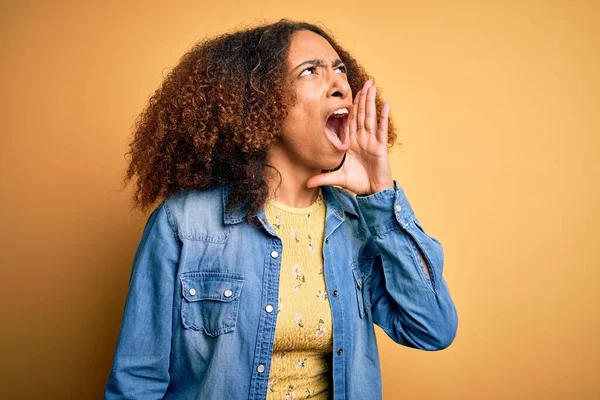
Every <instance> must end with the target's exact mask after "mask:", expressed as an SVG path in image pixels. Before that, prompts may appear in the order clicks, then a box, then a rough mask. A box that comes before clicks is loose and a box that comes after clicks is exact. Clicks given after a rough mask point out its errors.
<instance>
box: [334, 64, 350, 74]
mask: <svg viewBox="0 0 600 400" xmlns="http://www.w3.org/2000/svg"><path fill="white" fill-rule="evenodd" d="M336 69H341V70H342V74H345V73H346V72H347V71H348V70H347V69H346V66H345V65H340V66H339V67H337V68H336Z"/></svg>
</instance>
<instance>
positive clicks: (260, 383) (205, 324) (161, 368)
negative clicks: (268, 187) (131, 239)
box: [104, 182, 458, 400]
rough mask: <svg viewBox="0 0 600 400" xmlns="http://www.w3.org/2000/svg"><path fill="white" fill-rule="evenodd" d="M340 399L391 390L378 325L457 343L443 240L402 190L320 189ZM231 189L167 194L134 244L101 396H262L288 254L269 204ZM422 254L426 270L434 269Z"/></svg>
mask: <svg viewBox="0 0 600 400" xmlns="http://www.w3.org/2000/svg"><path fill="white" fill-rule="evenodd" d="M322 191H323V198H324V200H325V204H326V217H325V232H324V243H323V258H324V273H325V283H326V287H327V291H328V293H329V302H330V305H331V313H332V319H333V348H332V352H333V353H332V355H331V360H330V366H331V371H330V373H331V374H332V378H333V382H332V383H333V386H332V387H330V395H331V394H332V395H333V398H334V399H335V400H344V399H378V398H381V397H382V387H381V371H380V364H379V354H378V349H377V342H376V337H375V330H374V325H373V324H377V325H378V326H380V327H381V329H383V331H384V332H385V333H386V334H387V335H388V336H389V337H390V338H391V339H392V340H393V341H394V342H396V343H398V344H400V345H403V346H408V347H411V348H416V349H422V350H429V351H432V350H441V349H444V348H446V347H448V346H449V345H450V344H451V343H452V341H453V340H454V337H455V335H456V330H457V325H458V318H457V312H456V308H455V306H454V303H453V301H452V299H451V297H450V293H449V290H448V287H447V286H446V282H445V280H444V278H443V277H442V269H443V263H444V256H443V250H442V246H441V244H440V242H439V241H438V240H437V239H435V238H433V237H431V236H429V235H428V234H426V233H425V231H424V229H423V227H422V226H421V224H420V223H419V220H418V219H417V217H416V216H415V213H414V211H413V209H412V208H411V205H410V204H409V202H408V200H407V198H406V196H405V193H404V191H403V189H402V188H401V187H400V186H399V185H398V182H394V188H389V189H385V190H382V191H380V192H377V193H374V194H371V195H368V196H356V195H354V194H352V193H350V192H348V191H346V190H343V189H339V188H336V187H333V186H323V187H322ZM229 193H230V191H229V188H228V187H227V186H215V187H213V188H211V189H208V190H203V191H199V190H187V191H183V192H180V193H179V194H176V195H173V196H170V197H168V198H166V199H165V200H163V201H162V202H161V203H160V205H159V206H158V207H157V208H156V209H155V210H154V211H153V212H152V213H151V214H150V216H149V217H148V221H147V223H146V226H145V228H144V232H143V235H142V238H141V241H140V243H139V246H138V248H137V251H136V254H135V257H134V260H133V266H132V271H131V277H130V281H129V290H128V293H127V298H126V302H125V306H124V313H123V318H122V322H121V329H120V332H119V336H118V341H117V346H116V350H115V355H114V361H113V364H112V369H111V371H110V376H109V378H108V382H107V385H106V388H105V393H104V396H105V399H144V400H149V399H211V400H220V399H223V400H224V399H227V400H230V399H252V400H255V399H265V398H266V396H267V387H268V378H269V370H270V366H271V361H272V358H271V357H272V353H273V342H274V337H275V326H276V320H277V312H276V311H274V310H277V301H278V288H279V274H280V266H281V255H282V253H283V252H284V251H285V249H284V248H282V242H281V240H280V238H279V237H278V236H277V234H276V233H275V231H274V230H273V228H272V227H271V225H270V224H269V222H268V221H267V219H266V217H265V213H264V209H262V210H261V211H260V212H259V213H258V215H257V218H258V221H257V222H259V223H258V224H257V226H255V225H253V224H250V223H248V222H247V221H246V219H245V213H246V211H247V209H245V208H243V207H238V208H236V209H235V210H234V211H231V212H229V211H227V210H226V208H225V206H226V204H227V203H228V199H229ZM419 250H420V251H421V252H422V254H423V257H424V259H425V261H426V262H427V265H428V267H429V269H430V273H431V278H429V276H428V274H427V272H426V271H425V269H424V266H423V264H422V261H421V258H420V256H419Z"/></svg>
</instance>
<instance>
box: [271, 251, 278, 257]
mask: <svg viewBox="0 0 600 400" xmlns="http://www.w3.org/2000/svg"><path fill="white" fill-rule="evenodd" d="M271 257H273V258H277V257H279V253H278V252H276V251H275V250H273V251H272V252H271Z"/></svg>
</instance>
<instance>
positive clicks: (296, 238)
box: [265, 193, 333, 400]
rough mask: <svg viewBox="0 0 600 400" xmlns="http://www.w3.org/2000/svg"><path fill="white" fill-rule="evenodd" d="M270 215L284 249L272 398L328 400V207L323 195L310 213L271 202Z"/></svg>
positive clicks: (269, 394)
mask: <svg viewBox="0 0 600 400" xmlns="http://www.w3.org/2000/svg"><path fill="white" fill-rule="evenodd" d="M265 213H266V217H267V220H268V221H269V223H271V225H272V227H273V228H274V230H275V232H276V234H277V235H278V237H279V238H280V240H281V245H282V252H281V268H280V269H279V275H280V279H279V294H278V299H277V301H278V303H277V313H276V314H275V315H276V318H277V324H276V329H275V341H274V344H273V357H272V359H271V364H270V375H269V380H268V391H267V399H268V400H279V399H294V400H295V399H298V400H300V399H307V398H318V399H325V398H327V393H328V391H329V389H330V388H329V387H328V385H329V379H328V378H329V377H330V375H329V374H330V371H329V364H328V358H329V357H331V352H332V350H333V336H332V328H333V326H332V320H331V307H330V304H329V301H330V298H329V295H328V293H327V287H326V283H325V275H324V266H323V234H324V229H325V215H326V208H325V203H324V201H323V197H322V195H321V193H319V195H318V196H317V200H316V201H315V203H313V204H312V205H311V206H309V207H306V208H292V207H289V206H286V205H284V204H281V203H277V202H274V201H269V202H267V204H266V205H265ZM268 251H269V252H270V251H271V249H268ZM284 304H285V305H284Z"/></svg>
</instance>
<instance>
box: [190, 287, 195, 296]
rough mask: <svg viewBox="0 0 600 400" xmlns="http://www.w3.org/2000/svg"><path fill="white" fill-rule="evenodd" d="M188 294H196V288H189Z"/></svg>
mask: <svg viewBox="0 0 600 400" xmlns="http://www.w3.org/2000/svg"><path fill="white" fill-rule="evenodd" d="M190 294H191V295H192V296H195V295H196V289H194V288H191V289H190Z"/></svg>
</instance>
